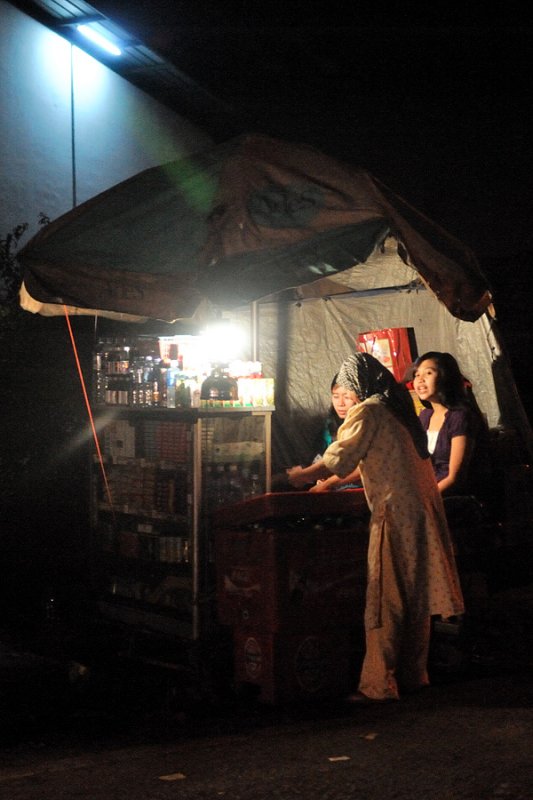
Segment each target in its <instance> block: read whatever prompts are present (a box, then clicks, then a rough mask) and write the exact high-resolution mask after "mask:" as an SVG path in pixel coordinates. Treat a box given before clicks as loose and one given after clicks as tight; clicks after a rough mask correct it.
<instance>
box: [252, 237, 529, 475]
mask: <svg viewBox="0 0 533 800" xmlns="http://www.w3.org/2000/svg"><path fill="white" fill-rule="evenodd" d="M342 283H343V285H344V286H346V285H347V284H349V285H350V286H352V287H353V288H354V291H353V292H352V293H350V294H341V295H335V296H330V297H327V298H310V299H302V300H301V301H299V302H282V301H280V302H275V301H274V302H268V303H260V304H258V313H257V319H258V323H257V325H258V329H257V339H258V357H259V359H260V360H261V362H262V364H263V371H264V373H265V374H266V375H268V376H273V377H275V378H276V413H275V415H274V438H273V445H274V452H273V460H274V471H276V470H277V469H281V468H283V467H284V466H287V465H289V464H293V463H308V462H309V460H310V459H312V458H313V456H314V455H315V454H316V452H317V446H318V442H319V439H320V431H321V428H322V424H323V421H324V419H325V416H326V414H327V410H328V407H329V403H330V383H331V380H332V378H333V376H334V375H335V373H336V372H337V370H338V367H339V366H340V364H341V362H342V361H343V359H345V358H346V357H347V356H348V355H350V354H351V353H353V352H354V351H355V350H356V344H355V342H356V338H357V335H358V334H359V333H362V332H365V331H371V330H380V329H382V328H401V327H406V328H412V329H413V332H414V340H415V346H416V352H415V353H414V354H413V355H414V356H416V355H421V354H422V353H424V352H426V351H427V350H440V351H447V352H450V353H452V355H454V356H455V357H456V359H457V361H458V363H459V365H460V368H461V371H462V372H463V375H464V376H465V377H467V378H468V379H469V380H470V382H471V383H472V386H473V391H474V394H475V397H476V399H477V401H478V403H479V406H480V408H481V410H482V411H483V412H484V414H485V415H486V419H487V422H488V424H489V427H491V428H499V427H502V428H507V427H508V428H513V429H515V430H517V431H518V432H520V433H521V438H522V439H523V440H524V441H525V442H526V443H527V442H528V440H530V439H531V430H530V428H529V423H528V421H527V417H526V416H525V413H524V411H523V408H522V406H521V402H520V399H519V397H518V393H517V390H516V386H515V383H514V379H513V376H512V373H511V371H510V368H509V366H508V364H507V360H506V358H505V354H504V353H503V352H502V350H501V348H500V346H499V344H498V337H497V333H496V330H495V323H494V321H493V320H492V318H491V317H490V316H489V315H483V316H482V317H480V318H479V319H478V320H477V321H476V322H464V321H461V320H459V319H457V318H456V317H454V316H453V315H452V314H450V312H449V311H448V310H447V309H446V307H445V306H444V305H443V304H442V303H440V302H439V301H438V300H437V299H436V297H435V296H434V295H433V294H432V292H431V291H429V290H427V289H426V288H425V287H424V285H423V284H421V283H420V280H419V276H418V274H417V273H416V272H415V271H414V270H413V269H411V268H410V267H409V266H407V265H406V264H404V262H403V261H402V260H401V259H400V258H399V256H398V255H397V253H396V242H395V240H394V239H393V238H390V239H388V240H387V242H386V247H385V248H384V251H383V252H382V251H379V252H378V251H376V252H375V253H374V254H373V255H372V256H371V257H370V258H369V259H368V260H367V261H366V262H365V263H364V264H360V265H358V266H357V267H354V268H353V269H351V270H348V271H346V272H343V273H342ZM250 315H251V311H250V309H248V308H247V309H243V310H242V313H241V315H240V320H241V322H242V324H247V325H248V324H249V323H250Z"/></svg>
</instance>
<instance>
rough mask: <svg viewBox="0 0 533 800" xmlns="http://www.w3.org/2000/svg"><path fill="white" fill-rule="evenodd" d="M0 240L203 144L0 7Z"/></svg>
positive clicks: (193, 131) (74, 51) (103, 71)
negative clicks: (20, 227)
mask: <svg viewBox="0 0 533 800" xmlns="http://www.w3.org/2000/svg"><path fill="white" fill-rule="evenodd" d="M0 31H1V35H0V109H1V111H0V114H1V128H0V131H1V133H0V164H1V180H2V186H1V191H0V237H4V236H5V234H7V233H8V232H9V231H10V230H11V229H12V228H13V227H14V226H15V225H18V224H21V223H24V222H27V223H28V224H29V229H28V232H27V234H26V236H25V237H24V243H25V242H26V241H27V240H28V238H29V236H31V235H32V234H33V233H35V232H36V230H37V229H38V215H39V213H40V212H42V213H44V214H46V215H47V216H48V217H50V218H51V219H55V218H57V217H58V216H60V215H61V214H63V213H65V212H66V211H69V210H70V209H71V208H72V207H73V206H75V205H79V204H80V203H82V202H84V201H85V200H87V199H88V198H90V197H92V196H94V195H95V194H98V193H99V192H101V191H103V190H104V189H107V188H109V187H110V186H112V185H113V184H115V183H118V182H119V181H122V180H124V179H125V178H128V177H130V176H131V175H134V174H135V173H136V172H139V171H141V170H143V169H146V168H148V167H151V166H154V165H156V164H161V163H164V162H165V161H170V160H172V159H175V158H179V157H180V156H182V155H186V154H188V153H190V152H194V151H196V150H201V149H203V148H204V147H207V146H209V144H210V143H211V139H210V138H209V137H208V136H207V135H206V134H205V133H203V132H202V131H201V130H200V129H199V128H198V127H197V126H195V125H193V124H191V123H189V122H188V121H187V120H185V119H183V118H181V117H179V116H178V115H177V114H176V113H174V112H173V111H171V110H170V109H167V108H166V107H164V106H163V105H161V104H160V103H159V102H157V101H156V100H154V99H152V98H151V97H150V96H149V95H147V94H146V93H144V92H143V91H141V90H140V89H138V88H136V87H135V86H133V85H132V84H130V83H128V82H127V81H126V80H124V79H123V78H122V77H120V76H119V75H117V74H116V73H114V72H113V71H112V70H110V69H108V68H107V67H104V66H103V65H102V64H100V63H99V62H98V61H96V60H95V59H93V58H91V57H90V56H88V55H87V54H86V53H84V52H83V51H81V50H79V49H78V48H76V47H73V46H72V45H71V44H70V43H69V42H68V41H67V40H65V39H62V38H61V37H60V36H58V35H57V34H55V33H53V32H52V31H50V30H49V29H48V28H46V27H44V26H43V25H41V24H39V23H38V22H36V21H35V20H33V19H32V18H30V17H28V16H26V15H25V14H24V13H22V12H20V11H19V10H18V9H16V8H15V7H14V6H12V5H11V4H10V3H7V2H4V0H0Z"/></svg>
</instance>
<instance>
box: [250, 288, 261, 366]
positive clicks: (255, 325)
mask: <svg viewBox="0 0 533 800" xmlns="http://www.w3.org/2000/svg"><path fill="white" fill-rule="evenodd" d="M251 311H252V320H251V321H252V361H259V359H258V357H257V355H258V335H259V331H258V327H259V309H258V306H257V300H254V301H253V302H252V309H251Z"/></svg>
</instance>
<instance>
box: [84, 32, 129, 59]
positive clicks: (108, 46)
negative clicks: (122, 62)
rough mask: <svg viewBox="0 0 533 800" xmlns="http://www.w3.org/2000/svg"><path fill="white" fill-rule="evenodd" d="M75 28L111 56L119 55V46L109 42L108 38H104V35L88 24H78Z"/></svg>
mask: <svg viewBox="0 0 533 800" xmlns="http://www.w3.org/2000/svg"><path fill="white" fill-rule="evenodd" d="M77 30H78V31H79V32H80V33H81V34H83V36H85V37H87V39H89V40H90V41H91V42H93V44H96V45H98V47H101V48H102V49H103V50H105V51H106V52H107V53H111V55H112V56H120V55H122V51H121V50H120V48H118V47H117V46H116V44H113V42H110V41H109V39H106V38H105V36H102V34H100V33H98V31H95V30H94V29H93V28H91V27H89V25H78V26H77Z"/></svg>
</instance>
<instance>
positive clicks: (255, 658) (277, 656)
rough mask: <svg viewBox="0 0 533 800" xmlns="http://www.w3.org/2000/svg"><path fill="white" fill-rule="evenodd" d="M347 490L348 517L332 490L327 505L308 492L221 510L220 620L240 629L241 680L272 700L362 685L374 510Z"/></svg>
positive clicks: (237, 660) (237, 663) (237, 664)
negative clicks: (359, 660) (360, 662)
mask: <svg viewBox="0 0 533 800" xmlns="http://www.w3.org/2000/svg"><path fill="white" fill-rule="evenodd" d="M338 494H339V495H343V497H339V500H338V507H337V511H339V516H337V515H336V514H335V510H336V509H335V506H336V503H335V498H334V497H331V495H330V496H326V495H323V497H325V499H324V502H323V503H322V504H321V502H320V497H321V496H320V495H312V494H309V493H300V497H283V496H281V495H280V496H279V504H278V503H277V502H276V496H275V495H263V496H262V497H260V498H257V499H255V500H254V501H253V502H245V503H242V504H237V505H235V506H234V507H233V508H226V509H224V513H222V514H221V515H220V519H219V522H220V523H222V527H219V528H218V529H217V530H216V533H215V563H216V565H217V576H216V580H217V611H218V618H219V620H220V622H221V623H222V624H225V625H230V626H231V627H232V628H233V642H234V669H235V679H236V682H237V683H249V684H254V685H256V686H257V687H258V688H259V691H260V699H261V700H262V701H263V702H266V703H277V702H281V701H287V700H296V699H299V698H303V697H311V696H315V697H319V696H333V695H335V694H340V693H342V692H344V691H348V690H349V689H350V688H353V685H354V682H355V678H356V674H357V670H356V668H355V667H354V660H355V659H356V657H357V655H358V654H360V653H361V651H362V649H363V642H364V638H363V615H364V605H365V592H366V560H367V548H368V521H369V513H368V508H367V507H366V503H364V502H361V495H360V494H359V495H353V496H352V498H350V497H348V496H347V492H339V493H338ZM308 497H309V498H312V499H309V500H307V498H308ZM363 500H364V498H363ZM306 503H307V506H308V507H307V511H308V516H306V513H305V512H306ZM276 507H278V508H279V509H280V511H282V512H283V515H282V516H279V517H277V516H276ZM321 507H322V510H323V512H324V513H323V514H322V515H321V514H320V508H321ZM342 512H344V514H343V513H342ZM261 514H264V515H265V516H264V518H263V519H260V518H258V517H260V516H261ZM232 518H233V524H232V523H231V519H232Z"/></svg>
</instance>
